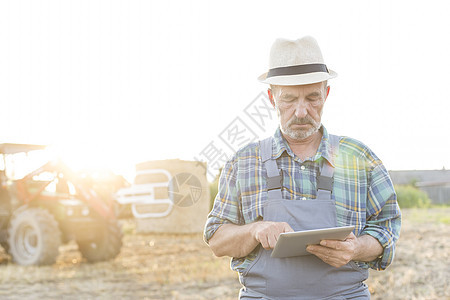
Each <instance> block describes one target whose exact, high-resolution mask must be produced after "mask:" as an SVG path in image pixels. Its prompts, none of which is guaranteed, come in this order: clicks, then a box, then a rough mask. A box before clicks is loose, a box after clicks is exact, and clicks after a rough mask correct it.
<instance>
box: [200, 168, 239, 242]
mask: <svg viewBox="0 0 450 300" xmlns="http://www.w3.org/2000/svg"><path fill="white" fill-rule="evenodd" d="M236 172H237V170H236V168H235V166H234V161H233V160H232V161H229V162H227V163H226V164H225V166H224V168H223V170H222V173H221V175H220V178H219V187H218V192H217V196H216V198H215V200H214V205H213V208H212V210H211V212H210V213H209V215H208V219H207V220H206V224H205V229H204V233H203V238H204V240H205V242H206V243H208V242H209V240H210V239H211V237H212V236H213V235H214V233H215V232H216V231H217V229H219V227H220V226H222V225H223V224H230V223H231V224H238V225H240V224H241V220H242V218H241V210H240V205H239V199H240V192H239V189H238V184H237V174H236Z"/></svg>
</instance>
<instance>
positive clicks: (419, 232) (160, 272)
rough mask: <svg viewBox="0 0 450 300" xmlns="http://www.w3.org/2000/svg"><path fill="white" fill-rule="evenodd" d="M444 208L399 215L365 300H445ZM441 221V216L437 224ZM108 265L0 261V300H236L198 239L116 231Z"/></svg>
mask: <svg viewBox="0 0 450 300" xmlns="http://www.w3.org/2000/svg"><path fill="white" fill-rule="evenodd" d="M449 213H450V208H443V209H434V210H422V211H417V210H404V222H403V223H404V225H403V230H402V234H401V238H400V241H399V243H398V250H397V255H396V259H395V262H394V264H393V265H392V266H391V267H389V268H388V270H386V271H383V272H376V271H374V272H371V275H370V276H371V277H370V279H369V280H368V281H367V284H368V285H369V287H370V290H371V292H372V294H373V296H372V299H450V290H449V286H448V282H449V278H450V271H449V268H448V265H449V253H448V249H449V248H450V240H449V236H450V225H449V224H448V222H445V221H442V218H441V217H440V216H448V215H449ZM444 219H445V217H444ZM124 230H125V233H126V234H125V237H124V247H123V248H122V251H121V253H120V255H119V256H118V257H117V258H116V259H115V260H113V261H109V262H102V263H97V264H88V263H86V262H85V261H84V260H83V259H82V257H81V255H80V253H79V252H78V249H77V246H76V244H74V243H71V244H68V245H65V246H63V247H61V255H60V256H59V258H58V261H57V263H56V264H54V265H52V266H45V267H24V266H18V265H15V264H12V263H10V262H9V261H8V259H7V257H6V256H5V255H3V256H1V257H0V261H1V259H3V262H4V264H3V265H0V299H112V298H116V299H237V294H238V289H239V287H240V285H239V282H238V279H237V276H236V274H235V273H234V272H232V271H231V270H230V269H229V259H228V258H216V257H214V256H213V255H212V253H211V252H210V250H209V249H208V247H207V246H206V245H205V244H204V243H203V241H202V237H201V235H200V234H190V235H173V234H149V235H141V234H136V233H135V232H134V230H133V225H132V223H130V222H128V223H126V224H124Z"/></svg>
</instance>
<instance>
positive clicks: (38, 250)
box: [8, 208, 61, 265]
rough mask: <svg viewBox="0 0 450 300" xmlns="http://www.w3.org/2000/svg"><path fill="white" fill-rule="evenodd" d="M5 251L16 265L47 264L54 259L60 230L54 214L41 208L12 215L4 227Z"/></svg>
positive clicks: (57, 251) (58, 244) (56, 253)
mask: <svg viewBox="0 0 450 300" xmlns="http://www.w3.org/2000/svg"><path fill="white" fill-rule="evenodd" d="M8 244H9V253H10V254H11V256H12V259H13V261H14V262H15V263H17V264H20V265H49V264H53V263H54V262H55V261H56V258H57V256H58V253H59V250H58V248H59V246H60V245H61V231H60V230H59V228H58V223H57V222H56V221H55V218H54V217H53V215H52V214H50V213H49V212H48V211H47V210H45V209H42V208H28V209H24V210H20V211H19V212H17V213H16V214H14V215H13V217H12V218H11V222H10V227H9V230H8Z"/></svg>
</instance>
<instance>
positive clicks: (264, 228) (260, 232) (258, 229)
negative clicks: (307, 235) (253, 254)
mask: <svg viewBox="0 0 450 300" xmlns="http://www.w3.org/2000/svg"><path fill="white" fill-rule="evenodd" d="M292 231H294V230H293V229H292V228H291V226H289V224H288V223H286V222H271V221H258V222H255V223H253V230H252V232H253V236H254V237H255V239H256V241H257V242H259V243H261V245H262V247H263V248H264V249H267V250H269V249H273V248H274V247H275V244H276V243H277V240H278V237H279V235H280V233H283V232H292Z"/></svg>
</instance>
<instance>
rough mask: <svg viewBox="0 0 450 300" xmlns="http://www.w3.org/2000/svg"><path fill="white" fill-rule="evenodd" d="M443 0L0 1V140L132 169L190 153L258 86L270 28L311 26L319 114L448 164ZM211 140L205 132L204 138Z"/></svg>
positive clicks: (276, 32) (449, 42) (393, 158)
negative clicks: (319, 75)
mask: <svg viewBox="0 0 450 300" xmlns="http://www.w3.org/2000/svg"><path fill="white" fill-rule="evenodd" d="M448 6H449V5H448V4H447V1H428V2H424V1H362V0H358V1H206V0H205V1H181V0H180V1H125V0H124V1H111V0H105V1H97V0H84V1H83V0H80V1H62V0H55V1H39V0H29V1H2V2H0V41H1V47H0V101H1V104H2V109H1V110H0V126H1V129H2V130H1V131H0V142H18V143H42V144H51V145H53V149H55V151H56V152H57V153H60V155H62V156H63V158H65V159H66V161H68V163H70V164H72V165H74V166H77V167H81V166H97V167H99V166H100V167H109V168H111V169H113V170H114V171H115V172H118V173H129V172H132V170H133V169H134V165H135V164H136V163H138V162H142V161H146V160H159V159H167V158H181V159H188V160H191V159H194V157H200V156H201V155H200V153H201V152H202V150H204V149H206V148H207V146H208V145H209V146H211V145H214V146H215V147H216V148H217V149H219V150H221V151H222V152H227V151H228V152H229V151H231V150H229V149H227V148H226V146H224V144H223V143H222V144H221V143H220V141H221V140H220V138H219V137H220V136H222V137H223V136H224V135H223V132H224V130H225V129H227V128H228V129H229V128H230V126H231V125H230V124H233V123H232V122H233V120H235V118H236V117H240V118H241V119H240V120H241V121H243V122H244V123H245V124H247V126H248V127H250V128H251V129H253V131H254V132H255V133H256V134H257V135H258V136H260V137H264V136H267V135H269V134H271V133H273V132H274V130H275V127H276V122H271V123H268V124H266V126H265V129H264V130H262V129H260V128H258V127H255V126H256V125H255V124H253V123H251V121H249V119H245V117H246V115H245V114H244V109H245V108H246V107H247V106H248V105H250V104H251V103H253V100H255V99H257V97H258V95H260V93H261V92H265V90H266V86H265V85H263V84H261V83H259V82H258V81H257V80H256V77H257V76H259V75H260V74H261V73H263V72H265V71H266V69H267V67H268V57H269V50H270V47H271V45H272V43H273V41H274V40H275V39H276V38H278V37H284V38H290V39H296V38H299V37H302V36H304V35H312V36H314V37H315V38H316V39H317V40H318V42H319V45H320V46H321V48H322V52H323V56H324V59H325V62H326V64H327V65H328V66H329V68H331V69H333V70H335V71H336V72H337V73H338V74H339V76H338V77H337V78H336V79H333V81H331V82H330V84H331V93H330V96H329V98H328V101H327V104H326V106H325V113H324V115H323V119H322V121H323V123H324V125H325V126H326V127H327V129H328V131H329V132H332V133H336V134H341V135H347V136H351V137H354V138H357V139H360V140H361V141H363V142H364V143H366V144H367V145H369V147H371V148H372V149H373V150H374V151H375V153H376V154H377V155H378V156H379V157H380V158H381V159H382V160H383V161H384V163H385V165H386V166H387V168H388V169H390V170H393V169H441V168H442V167H443V166H445V167H446V168H450V137H449V136H448V133H449V131H450V122H449V109H448V108H449V107H450V105H449V104H448V102H449V101H450V99H449V96H448V94H447V92H446V87H447V85H448V79H449V74H448V72H449V69H450V55H449V54H450V38H449V34H448V30H449V28H450V18H448V11H449V9H448V8H449V7H448ZM211 142H213V144H210V143H211Z"/></svg>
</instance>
